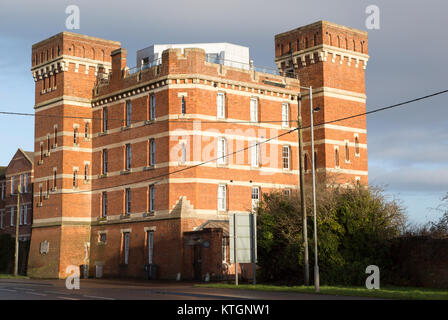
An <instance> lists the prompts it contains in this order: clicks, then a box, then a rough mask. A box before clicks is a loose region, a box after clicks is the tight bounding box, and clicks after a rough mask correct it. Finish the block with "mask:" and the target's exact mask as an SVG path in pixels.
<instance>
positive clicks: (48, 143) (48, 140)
mask: <svg viewBox="0 0 448 320" xmlns="http://www.w3.org/2000/svg"><path fill="white" fill-rule="evenodd" d="M50 148H51V146H50V135H48V136H47V151H48V152H50Z"/></svg>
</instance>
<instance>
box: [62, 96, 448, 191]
mask: <svg viewBox="0 0 448 320" xmlns="http://www.w3.org/2000/svg"><path fill="white" fill-rule="evenodd" d="M444 93H448V90H443V91H439V92H436V93H433V94H430V95H426V96H423V97H419V98H415V99H411V100H407V101H404V102H400V103H397V104H393V105H389V106H386V107H382V108H377V109H374V110H371V111H367V112H362V113H358V114H355V115H351V116H348V117H344V118H339V119H335V120H330V121H327V122H322V123H318V124H315V125H314V126H315V127H317V126H322V125H325V124H331V123H335V122H339V121H344V120H348V119H353V118H357V117H362V116H366V115H370V114H373V113H377V112H380V111H385V110H389V109H393V108H397V107H400V106H403V105H407V104H410V103H413V102H417V101H420V100H424V99H428V98H431V97H434V96H438V95H441V94H444ZM307 128H310V126H305V127H302V129H307ZM297 130H299V128H294V129H291V130H288V131H287V132H284V133H282V134H279V135H277V136H275V137H271V138H269V139H265V140H263V141H260V142H257V143H255V144H252V145H250V146H248V147H245V148H242V149H239V150H236V151H234V152H231V153H227V154H225V155H223V156H221V157H217V158H213V159H210V160H207V161H203V162H201V163H198V164H195V165H191V166H188V167H185V168H182V169H178V170H174V171H172V172H168V173H164V174H160V175H157V176H153V177H150V178H145V179H141V180H137V181H133V182H129V183H125V184H120V185H115V186H114V187H123V186H128V185H132V184H136V183H140V182H145V181H148V180H149V179H151V180H156V179H160V178H164V177H167V176H170V175H173V174H176V173H180V172H184V171H187V170H190V169H193V168H197V167H199V166H202V165H205V164H207V163H210V162H214V161H217V160H219V159H223V158H227V157H229V156H232V155H234V154H237V153H239V152H243V151H246V150H248V149H250V148H254V147H256V146H259V145H261V144H264V143H267V142H269V141H272V140H275V139H277V138H280V137H282V136H285V135H287V134H290V133H292V132H295V131H297ZM168 168H169V167H168ZM103 189H105V188H96V189H90V190H79V191H75V192H71V193H70V194H77V193H86V192H92V191H98V190H103Z"/></svg>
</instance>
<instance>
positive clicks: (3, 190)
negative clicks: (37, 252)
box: [2, 182, 6, 200]
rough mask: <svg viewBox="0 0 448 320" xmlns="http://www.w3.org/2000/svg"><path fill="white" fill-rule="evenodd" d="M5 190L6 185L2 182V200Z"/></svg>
mask: <svg viewBox="0 0 448 320" xmlns="http://www.w3.org/2000/svg"><path fill="white" fill-rule="evenodd" d="M5 189H6V184H5V182H2V200H4V199H5Z"/></svg>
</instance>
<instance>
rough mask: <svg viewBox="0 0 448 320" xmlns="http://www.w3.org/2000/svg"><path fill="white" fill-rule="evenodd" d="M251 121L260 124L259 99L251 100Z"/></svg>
mask: <svg viewBox="0 0 448 320" xmlns="http://www.w3.org/2000/svg"><path fill="white" fill-rule="evenodd" d="M250 121H251V122H258V98H250Z"/></svg>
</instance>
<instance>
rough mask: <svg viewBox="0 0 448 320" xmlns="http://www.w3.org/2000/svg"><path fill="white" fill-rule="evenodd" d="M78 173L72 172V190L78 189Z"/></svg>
mask: <svg viewBox="0 0 448 320" xmlns="http://www.w3.org/2000/svg"><path fill="white" fill-rule="evenodd" d="M77 175H78V171H77V170H73V188H78V179H77Z"/></svg>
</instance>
